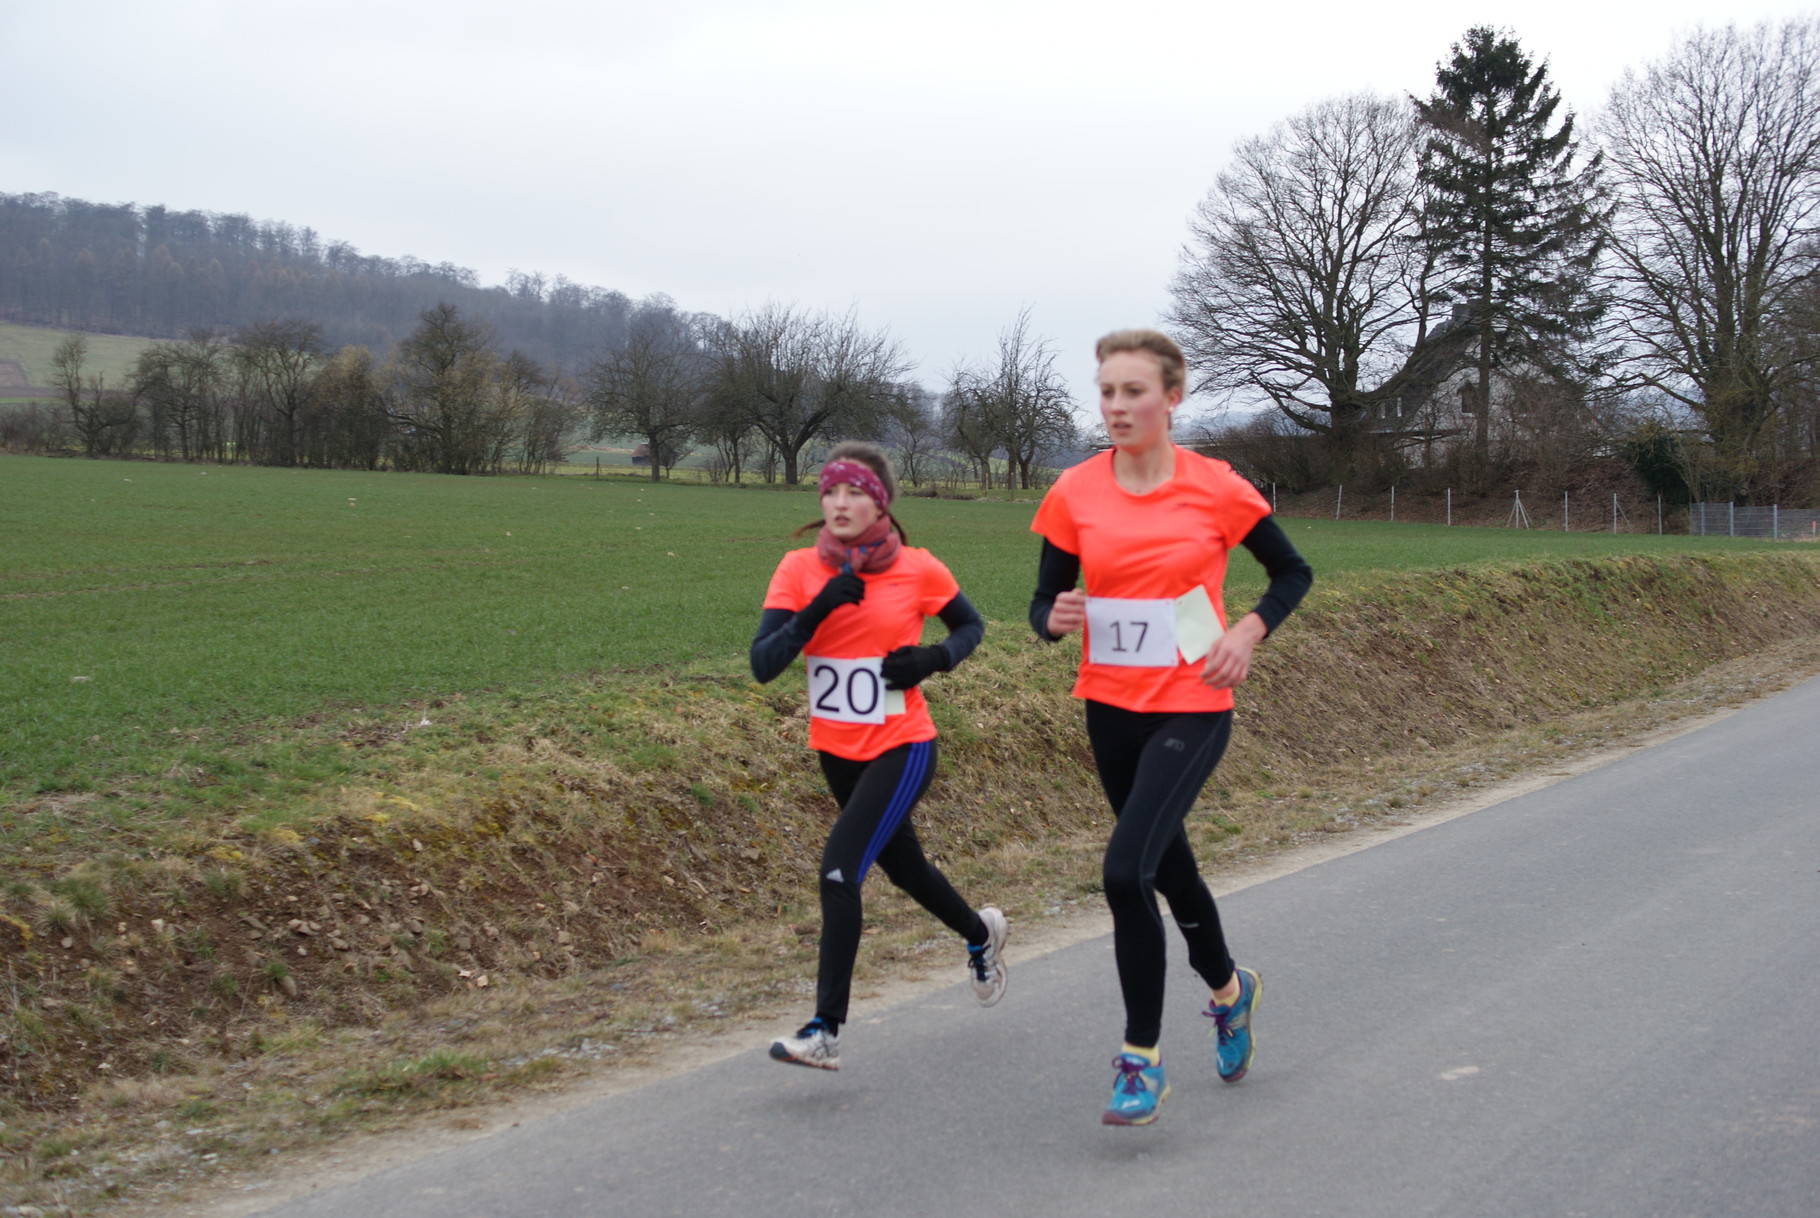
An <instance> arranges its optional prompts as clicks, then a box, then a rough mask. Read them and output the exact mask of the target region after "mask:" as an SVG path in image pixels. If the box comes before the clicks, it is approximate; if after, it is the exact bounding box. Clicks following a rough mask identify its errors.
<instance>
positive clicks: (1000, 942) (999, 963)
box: [967, 905, 1011, 1007]
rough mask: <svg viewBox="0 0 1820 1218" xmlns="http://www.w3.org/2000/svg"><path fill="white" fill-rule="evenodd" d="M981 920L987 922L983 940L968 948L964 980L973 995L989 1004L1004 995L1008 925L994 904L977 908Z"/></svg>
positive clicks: (1009, 931)
mask: <svg viewBox="0 0 1820 1218" xmlns="http://www.w3.org/2000/svg"><path fill="white" fill-rule="evenodd" d="M980 921H982V922H984V923H985V924H986V941H985V942H984V943H982V944H981V945H980V946H978V947H969V948H968V949H967V980H968V981H970V982H972V983H973V997H974V998H975V999H977V1000H978V1001H979V1004H980V1005H981V1006H983V1007H989V1006H991V1005H992V1004H993V1003H995V1002H997V1001H998V1000H999V999H1001V998H1003V997H1004V996H1005V984H1006V981H1007V980H1008V977H1007V975H1006V969H1005V956H1004V951H1005V936H1007V935H1009V934H1010V933H1011V924H1010V923H1009V922H1007V921H1006V920H1005V914H1004V911H1003V910H1001V909H999V908H998V907H997V906H995V905H988V906H986V908H984V909H982V910H980Z"/></svg>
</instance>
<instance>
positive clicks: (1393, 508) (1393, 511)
mask: <svg viewBox="0 0 1820 1218" xmlns="http://www.w3.org/2000/svg"><path fill="white" fill-rule="evenodd" d="M1396 519H1397V488H1396V487H1394V486H1393V487H1391V488H1390V520H1391V523H1392V524H1395V523H1396Z"/></svg>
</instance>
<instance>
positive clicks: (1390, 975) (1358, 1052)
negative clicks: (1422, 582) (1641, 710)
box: [268, 681, 1820, 1218]
mask: <svg viewBox="0 0 1820 1218" xmlns="http://www.w3.org/2000/svg"><path fill="white" fill-rule="evenodd" d="M875 882H876V881H875ZM1222 907H1223V910H1224V913H1225V916H1226V920H1227V923H1228V926H1229V935H1230V938H1231V940H1232V942H1233V943H1234V945H1235V950H1236V951H1237V952H1238V954H1239V959H1240V962H1241V963H1245V964H1249V965H1250V966H1252V967H1254V968H1256V969H1258V970H1259V971H1260V972H1261V973H1262V974H1263V978H1264V989H1263V996H1262V1001H1261V1003H1260V1006H1259V1012H1258V1016H1257V1024H1256V1026H1257V1035H1258V1043H1259V1048H1258V1056H1257V1061H1256V1064H1255V1065H1254V1067H1253V1069H1252V1071H1251V1074H1250V1077H1248V1078H1247V1079H1245V1080H1244V1081H1243V1082H1241V1083H1239V1084H1236V1085H1226V1084H1222V1083H1221V1082H1220V1080H1219V1079H1218V1077H1217V1076H1216V1075H1215V1073H1214V1069H1213V1057H1212V1050H1211V1045H1210V1042H1208V1041H1207V1040H1206V1039H1205V1032H1206V1029H1205V1026H1204V1025H1205V1023H1206V1021H1205V1020H1202V1019H1200V1018H1199V1017H1198V1016H1197V1014H1196V1012H1197V1010H1198V1009H1199V1007H1200V1006H1201V1005H1202V1003H1203V1001H1204V992H1203V991H1201V990H1200V989H1199V988H1198V986H1197V984H1196V981H1195V979H1194V977H1193V976H1192V974H1191V973H1190V972H1189V970H1188V968H1187V966H1186V963H1185V961H1184V960H1183V959H1182V958H1181V957H1180V955H1179V950H1178V954H1177V956H1176V957H1174V958H1173V960H1172V964H1171V979H1170V985H1171V991H1172V994H1171V1002H1170V1008H1169V1012H1168V1015H1167V1017H1166V1023H1165V1027H1164V1033H1163V1050H1164V1061H1165V1064H1166V1065H1167V1067H1168V1069H1169V1076H1170V1081H1171V1083H1172V1084H1173V1087H1174V1093H1173V1095H1172V1096H1171V1098H1170V1100H1169V1101H1168V1102H1167V1103H1166V1104H1165V1105H1164V1108H1163V1115H1162V1117H1161V1119H1160V1120H1159V1121H1158V1122H1157V1123H1156V1124H1155V1125H1152V1126H1149V1127H1146V1128H1137V1129H1117V1128H1107V1127H1103V1126H1101V1125H1100V1124H1099V1123H1098V1117H1099V1110H1100V1107H1101V1105H1102V1104H1103V1103H1104V1102H1105V1099H1106V1096H1107V1094H1108V1093H1109V1090H1110V1086H1111V1080H1112V1071H1111V1068H1110V1061H1111V1057H1112V1055H1113V1053H1114V1052H1115V1051H1116V1049H1117V1047H1118V1040H1119V1030H1120V1018H1119V1011H1118V1000H1117V990H1116V985H1115V979H1114V976H1113V968H1112V951H1111V944H1110V941H1109V940H1107V939H1098V940H1094V941H1091V942H1087V943H1083V944H1080V945H1078V946H1075V947H1071V948H1067V949H1064V950H1061V951H1057V952H1054V953H1051V954H1049V955H1047V956H1042V957H1037V958H1034V959H1032V958H1023V959H1020V958H1019V957H1018V955H1017V951H1016V947H1017V940H1016V937H1015V930H1014V935H1013V939H1012V945H1011V952H1010V959H1011V961H1012V978H1011V982H1012V984H1011V990H1010V993H1009V995H1008V996H1007V997H1006V999H1005V1001H1004V1003H1003V1004H1001V1005H1000V1006H998V1007H995V1008H992V1009H990V1010H980V1009H978V1008H976V1007H975V1006H974V1005H973V1003H972V1001H971V999H970V998H969V996H968V994H967V992H966V990H965V989H964V987H962V986H961V985H958V984H957V985H956V986H954V987H952V988H950V989H947V990H943V991H940V992H938V993H934V994H931V995H927V996H925V997H922V998H919V999H916V1000H913V1001H910V1002H907V1003H904V1004H902V1005H898V1006H895V1007H890V1008H886V1009H882V1010H876V1011H865V1010H863V1009H862V1010H859V1011H856V1017H857V1021H856V1022H855V1023H853V1024H851V1025H849V1028H848V1030H847V1032H846V1034H845V1035H844V1036H843V1046H842V1058H843V1066H844V1068H843V1069H842V1070H841V1071H840V1072H839V1073H827V1072H823V1071H812V1070H805V1069H800V1068H795V1067H787V1066H780V1065H778V1064H775V1063H773V1062H771V1061H769V1060H768V1059H767V1058H766V1057H765V1055H764V1045H763V1044H762V1043H755V1044H754V1045H753V1047H752V1051H751V1052H750V1053H749V1054H746V1055H744V1056H742V1057H738V1058H735V1059H732V1060H726V1061H722V1062H719V1063H718V1064H715V1065H711V1066H708V1067H705V1068H700V1069H695V1070H691V1071H686V1072H681V1073H679V1074H677V1075H676V1076H675V1077H673V1078H671V1079H668V1080H666V1081H664V1082H661V1083H658V1084H655V1085H650V1086H645V1087H640V1088H636V1089H633V1090H629V1091H625V1092H622V1093H620V1094H618V1095H615V1096H612V1097H610V1098H608V1099H605V1100H602V1101H599V1102H597V1103H595V1104H592V1105H590V1106H587V1107H583V1108H580V1109H576V1110H572V1111H569V1112H566V1113H564V1114H563V1115H562V1116H560V1117H557V1118H552V1119H550V1120H546V1121H541V1122H527V1123H525V1124H523V1125H522V1126H520V1127H518V1128H513V1129H510V1130H508V1131H505V1132H502V1133H499V1134H496V1135H493V1136H491V1137H487V1138H484V1139H481V1140H478V1141H475V1142H472V1143H469V1144H467V1145H464V1146H460V1147H457V1148H454V1149H451V1150H449V1151H446V1152H444V1153H441V1154H437V1155H432V1156H429V1157H427V1158H424V1159H421V1160H418V1161H416V1162H414V1163H411V1164H408V1165H406V1166H403V1167H400V1168H396V1169H393V1170H391V1171H388V1172H385V1173H382V1174H380V1175H377V1176H373V1177H370V1178H368V1179H366V1180H364V1181H361V1182H359V1183H358V1184H355V1185H351V1186H347V1187H342V1188H337V1189H334V1190H325V1191H323V1192H320V1193H317V1194H314V1195H312V1196H310V1197H309V1198H307V1199H305V1200H303V1201H300V1202H296V1203H292V1204H288V1205H284V1206H282V1207H279V1208H277V1209H274V1210H270V1211H268V1212H269V1213H271V1214H274V1215H283V1216H284V1218H317V1216H321V1218H330V1216H333V1218H369V1216H371V1218H380V1216H383V1218H418V1216H422V1218H481V1216H483V1215H484V1216H489V1218H530V1216H533V1215H535V1216H538V1218H570V1216H577V1218H579V1216H582V1215H628V1216H642V1215H667V1214H677V1215H690V1216H703V1215H738V1216H740V1218H768V1216H771V1215H789V1216H791V1218H801V1216H807V1215H832V1214H855V1215H882V1216H889V1215H905V1216H909V1215H915V1216H917V1218H929V1216H936V1218H958V1216H960V1215H971V1214H988V1213H990V1214H1019V1215H1021V1214H1041V1215H1044V1216H1045V1218H1064V1216H1068V1215H1077V1214H1083V1215H1084V1214H1091V1215H1123V1214H1146V1215H1177V1214H1180V1215H1204V1214H1233V1215H1244V1216H1246V1218H1277V1216H1283V1218H1289V1216H1294V1218H1315V1216H1319V1215H1334V1216H1338V1218H1374V1216H1377V1215H1385V1216H1391V1215H1394V1216H1396V1218H1409V1216H1411V1215H1448V1216H1453V1215H1488V1216H1489V1215H1497V1216H1500V1218H1504V1216H1517V1215H1521V1216H1527V1215H1624V1216H1628V1215H1637V1216H1644V1215H1648V1216H1651V1218H1657V1216H1671V1215H1703V1216H1704V1215H1751V1216H1755V1215H1764V1216H1768V1215H1778V1216H1784V1215H1785V1216H1788V1218H1815V1215H1820V681H1810V682H1808V683H1806V684H1805V685H1802V686H1800V687H1797V688H1796V689H1795V690H1793V691H1791V692H1789V693H1786V694H1784V695H1782V696H1779V697H1777V698H1774V699H1771V700H1768V701H1765V702H1761V703H1758V704H1755V705H1753V706H1752V707H1750V708H1748V709H1746V710H1744V711H1742V712H1741V713H1739V714H1736V715H1733V716H1731V717H1729V718H1726V719H1723V720H1721V721H1719V722H1717V723H1715V724H1712V725H1709V726H1707V727H1705V728H1703V729H1701V730H1699V731H1697V732H1694V733H1691V734H1689V735H1685V736H1681V737H1678V738H1676V739H1674V740H1671V741H1669V742H1667V743H1665V744H1661V745H1658V746H1656V747H1654V748H1650V749H1647V750H1640V751H1639V752H1637V753H1635V754H1632V755H1630V756H1627V757H1625V758H1623V759H1622V760H1619V761H1617V762H1614V763H1612V764H1610V765H1607V766H1604V767H1603V768H1600V769H1597V770H1594V771H1591V772H1589V773H1586V774H1582V775H1580V776H1579V777H1576V778H1572V779H1569V780H1566V781H1564V782H1561V783H1559V784H1557V785H1555V786H1552V787H1549V788H1547V789H1545V790H1542V791H1538V792H1535V793H1532V794H1529V795H1525V796H1523V797H1521V798H1517V799H1513V800H1510V801H1508V802H1505V803H1501V804H1497V805H1494V806H1492V807H1490V808H1487V809H1484V810H1482V811H1479V812H1477V813H1474V814H1472V815H1469V816H1465V817H1462V818H1459V819H1456V820H1452V821H1448V822H1446V823H1444V824H1439V825H1436V826H1434V827H1431V828H1428V829H1425V830H1422V831H1420V832H1416V833H1412V834H1409V835H1407V836H1404V837H1401V838H1398V839H1396V840H1394V841H1387V842H1385V843H1383V844H1382V845H1380V846H1377V847H1375V848H1372V849H1368V850H1364V851H1361V852H1359V853H1355V854H1351V855H1348V856H1346V857H1343V858H1339V859H1335V860H1332V861H1329V862H1326V863H1322V864H1319V865H1317V866H1313V867H1310V868H1307V869H1305V870H1302V871H1299V872H1296V873H1294V874H1292V875H1288V876H1285V877H1283V878H1280V879H1275V880H1271V881H1269V882H1267V883H1264V884H1260V885H1257V886H1254V887H1252V888H1248V889H1245V890H1244V891H1241V892H1238V893H1236V894H1234V895H1232V896H1230V897H1228V898H1225V899H1224V900H1223V901H1222ZM1172 933H1173V932H1172ZM1174 946H1175V947H1176V948H1177V949H1179V943H1177V944H1175V945H1174ZM784 1030H787V1029H783V1028H780V1029H779V1031H784Z"/></svg>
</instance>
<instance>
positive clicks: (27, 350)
mask: <svg viewBox="0 0 1820 1218" xmlns="http://www.w3.org/2000/svg"><path fill="white" fill-rule="evenodd" d="M72 333H74V331H71V330H59V329H56V328H54V327H50V326H20V325H14V324H12V323H11V322H0V359H13V360H18V361H19V362H20V363H21V364H23V365H25V373H26V376H27V377H28V378H30V380H31V382H32V384H34V385H40V386H43V385H49V384H50V377H51V352H52V351H53V350H55V349H56V346H57V344H58V343H60V342H62V341H63V340H64V339H66V338H68V337H69V336H70V335H71V334H72ZM84 337H85V338H87V339H88V359H87V361H86V362H85V363H84V364H83V372H84V374H85V375H89V376H93V375H95V374H97V373H99V374H101V375H103V376H105V377H106V378H107V383H108V385H109V386H111V387H117V386H120V385H124V384H126V378H127V374H128V373H130V372H131V371H132V370H133V364H134V363H135V361H137V360H138V358H139V353H140V352H141V351H143V350H145V349H146V348H147V347H149V346H151V345H152V344H153V343H155V342H157V341H158V340H157V339H155V338H135V337H132V336H129V335H124V334H87V335H84Z"/></svg>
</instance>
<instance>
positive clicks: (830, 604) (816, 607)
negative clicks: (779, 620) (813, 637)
mask: <svg viewBox="0 0 1820 1218" xmlns="http://www.w3.org/2000/svg"><path fill="white" fill-rule="evenodd" d="M865 597H866V582H865V581H864V580H862V579H861V578H860V577H859V576H857V575H855V574H853V572H851V571H843V572H841V573H840V574H839V575H836V576H835V577H834V578H833V579H831V580H829V581H828V582H827V583H825V584H823V585H822V590H821V591H820V592H817V593H816V594H815V599H814V600H812V601H810V602H809V603H808V604H806V605H804V606H803V607H802V608H801V609H799V610H797V613H796V620H797V621H799V622H801V623H802V624H803V625H804V626H805V627H807V628H808V629H809V630H811V631H813V630H814V629H815V628H816V627H817V626H819V625H821V624H822V622H823V620H824V619H826V618H827V616H828V615H829V614H830V613H833V612H834V611H835V610H836V609H839V608H840V607H841V606H842V605H857V604H859V603H860V601H862V600H864V599H865Z"/></svg>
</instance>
